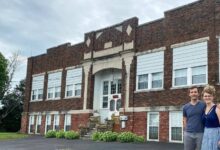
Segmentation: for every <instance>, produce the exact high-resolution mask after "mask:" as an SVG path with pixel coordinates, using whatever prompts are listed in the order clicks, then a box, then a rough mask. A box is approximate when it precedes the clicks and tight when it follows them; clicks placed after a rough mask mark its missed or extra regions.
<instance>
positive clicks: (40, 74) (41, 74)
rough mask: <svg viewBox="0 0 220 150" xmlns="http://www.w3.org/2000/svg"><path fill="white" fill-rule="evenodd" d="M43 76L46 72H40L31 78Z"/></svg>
mask: <svg viewBox="0 0 220 150" xmlns="http://www.w3.org/2000/svg"><path fill="white" fill-rule="evenodd" d="M45 74H46V72H42V73H39V74H33V75H32V77H38V76H44V75H45Z"/></svg>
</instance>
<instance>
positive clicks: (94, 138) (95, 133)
mask: <svg viewBox="0 0 220 150" xmlns="http://www.w3.org/2000/svg"><path fill="white" fill-rule="evenodd" d="M100 135H101V132H94V133H93V134H92V140H93V141H98V140H100Z"/></svg>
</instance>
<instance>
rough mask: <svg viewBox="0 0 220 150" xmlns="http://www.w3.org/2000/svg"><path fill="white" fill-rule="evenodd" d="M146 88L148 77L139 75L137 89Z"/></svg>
mask: <svg viewBox="0 0 220 150" xmlns="http://www.w3.org/2000/svg"><path fill="white" fill-rule="evenodd" d="M147 88H148V75H147V74H144V75H139V76H138V89H139V90H141V89H147Z"/></svg>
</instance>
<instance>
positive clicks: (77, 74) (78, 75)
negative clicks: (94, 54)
mask: <svg viewBox="0 0 220 150" xmlns="http://www.w3.org/2000/svg"><path fill="white" fill-rule="evenodd" d="M81 90H82V68H76V69H70V70H67V75H66V91H65V93H66V94H65V97H74V96H81Z"/></svg>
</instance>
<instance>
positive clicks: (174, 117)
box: [169, 111, 183, 142]
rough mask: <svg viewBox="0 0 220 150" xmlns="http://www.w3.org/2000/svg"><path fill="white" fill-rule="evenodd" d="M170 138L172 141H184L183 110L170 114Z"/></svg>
mask: <svg viewBox="0 0 220 150" xmlns="http://www.w3.org/2000/svg"><path fill="white" fill-rule="evenodd" d="M169 116H170V117H169V118H170V119H169V120H170V123H169V135H170V136H169V140H170V142H183V124H182V120H183V117H182V112H178V111H176V112H170V114H169Z"/></svg>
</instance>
